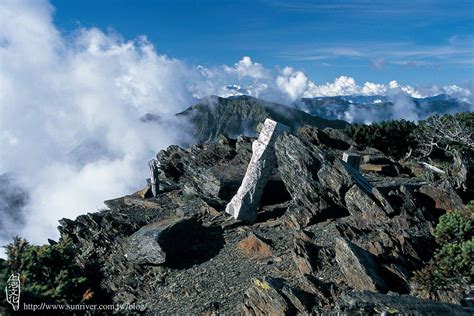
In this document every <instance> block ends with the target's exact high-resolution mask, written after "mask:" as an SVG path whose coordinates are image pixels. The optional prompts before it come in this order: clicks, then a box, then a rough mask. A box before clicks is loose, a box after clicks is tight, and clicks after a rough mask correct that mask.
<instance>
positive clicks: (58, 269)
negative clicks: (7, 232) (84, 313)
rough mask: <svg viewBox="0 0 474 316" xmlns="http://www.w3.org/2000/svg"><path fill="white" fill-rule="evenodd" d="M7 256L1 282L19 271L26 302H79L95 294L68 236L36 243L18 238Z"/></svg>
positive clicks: (2, 267)
mask: <svg viewBox="0 0 474 316" xmlns="http://www.w3.org/2000/svg"><path fill="white" fill-rule="evenodd" d="M7 256H8V259H7V260H5V261H3V262H2V264H1V265H0V268H1V271H0V276H1V278H2V280H1V283H2V284H1V286H2V288H4V287H5V284H6V280H7V279H8V277H9V276H10V275H11V274H13V273H19V274H20V280H21V296H22V301H23V302H25V303H43V302H44V303H52V304H63V303H69V304H78V303H81V302H85V301H88V302H90V300H91V299H93V297H94V293H93V285H91V284H90V282H89V281H88V279H87V277H86V275H85V272H84V271H83V270H82V269H81V268H80V267H78V266H77V265H76V264H75V263H74V250H73V248H72V246H71V243H70V242H68V241H67V240H65V241H61V242H59V243H56V242H51V243H50V244H49V245H43V246H34V245H30V244H29V243H28V242H27V241H26V240H24V239H21V238H15V239H14V241H13V243H11V244H10V245H8V246H7ZM4 304H5V302H4Z"/></svg>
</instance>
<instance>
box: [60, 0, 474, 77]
mask: <svg viewBox="0 0 474 316" xmlns="http://www.w3.org/2000/svg"><path fill="white" fill-rule="evenodd" d="M52 4H53V5H54V6H55V7H56V12H55V15H54V21H55V23H56V24H57V26H58V28H59V29H60V30H62V31H64V32H68V31H71V30H74V29H76V28H77V27H78V26H82V27H87V28H90V27H98V28H100V29H102V30H110V31H115V32H118V33H119V34H121V35H123V36H124V37H125V38H128V39H131V38H136V37H137V36H139V35H146V36H147V38H148V40H150V42H152V43H153V44H154V45H155V46H156V48H157V50H158V51H160V52H162V53H165V54H167V55H169V56H172V57H174V58H178V59H180V60H184V61H186V62H188V63H190V64H196V65H198V64H199V65H204V66H206V67H210V66H215V65H221V64H233V63H234V62H235V61H236V60H239V59H240V58H241V57H242V56H250V57H251V58H252V59H253V60H254V61H256V62H258V63H261V64H263V65H264V66H266V67H273V66H274V65H281V66H286V65H289V66H292V67H294V68H297V69H299V70H302V71H304V72H305V73H306V74H307V75H308V76H309V77H310V78H311V79H312V80H313V81H315V82H319V83H321V82H330V81H333V80H334V78H336V77H338V76H341V75H346V76H351V77H353V78H355V79H356V80H357V81H364V82H365V81H375V82H388V81H390V80H394V79H396V80H397V81H398V82H401V83H403V84H410V85H414V86H416V85H432V84H438V85H445V84H458V85H459V84H463V83H466V82H467V81H470V80H472V79H473V77H474V69H473V62H474V55H473V52H474V37H473V29H474V2H473V1H465V0H456V1H450V0H425V1H385V0H382V1H368V0H367V1H363V0H362V1H337V0H336V1H298V0H297V1H285V0H281V1H280V0H275V1H266V0H252V1H225V0H224V1H210V0H195V1H191V0H176V1H152V0H135V1H126V0H100V1H91V0H82V1H71V0H52Z"/></svg>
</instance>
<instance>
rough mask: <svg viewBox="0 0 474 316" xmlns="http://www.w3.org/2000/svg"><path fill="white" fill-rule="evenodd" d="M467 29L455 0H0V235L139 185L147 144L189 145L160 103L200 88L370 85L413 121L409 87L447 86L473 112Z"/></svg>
mask: <svg viewBox="0 0 474 316" xmlns="http://www.w3.org/2000/svg"><path fill="white" fill-rule="evenodd" d="M413 3H414V4H413ZM472 29H473V12H472V4H470V3H469V2H463V1H451V3H450V2H439V1H429V2H423V1H421V2H420V1H411V2H401V1H398V2H395V4H392V3H391V2H384V1H377V4H371V3H370V2H338V1H331V2H323V1H319V2H313V3H310V2H298V1H292V2H285V1H272V2H270V1H232V2H231V1H216V2H211V1H206V0H200V1H167V2H162V1H148V0H147V1H145V0H134V1H123V0H115V1H111V0H107V1H106V0H100V1H99V0H96V1H89V0H81V1H73V0H68V1H63V0H50V1H48V0H0V148H1V151H0V193H1V194H0V246H1V245H5V244H7V243H8V242H9V241H10V240H11V238H12V237H13V236H15V235H19V236H22V237H25V238H27V239H28V240H29V241H30V242H32V243H36V244H41V243H45V242H46V240H47V238H53V239H55V238H57V237H58V231H57V229H56V227H57V226H58V220H59V219H61V218H63V217H66V218H71V219H74V218H75V217H76V216H78V215H80V214H84V213H87V212H94V211H97V210H99V209H102V208H104V204H103V201H104V200H107V199H111V198H115V197H120V196H123V195H126V194H130V193H131V192H134V191H136V190H138V189H140V188H142V187H143V186H144V185H145V183H146V182H145V179H146V178H147V176H148V173H149V169H148V165H147V162H148V160H150V159H152V158H153V157H154V156H155V155H156V153H157V152H158V151H159V150H162V149H165V148H166V147H167V146H169V145H171V144H179V145H183V144H189V143H192V142H193V137H192V133H191V132H190V131H191V130H190V128H189V126H188V125H187V124H186V122H183V121H180V120H178V119H177V118H175V117H174V116H173V114H174V113H178V112H180V111H183V110H184V109H186V108H187V107H189V106H190V105H192V104H194V103H195V102H196V101H197V99H199V98H201V97H205V96H208V95H219V96H224V97H226V96H231V95H242V94H247V95H251V96H255V97H260V98H263V99H266V100H271V101H276V102H280V103H283V104H286V105H289V106H291V105H292V104H293V102H295V101H297V100H298V99H299V98H302V97H320V96H336V95H366V96H375V95H383V96H385V97H387V98H388V99H390V100H391V101H393V102H394V104H395V105H394V109H395V110H396V111H394V113H393V116H392V117H391V118H393V119H398V118H406V119H410V120H417V119H419V118H420V117H419V116H418V115H417V113H415V112H414V105H413V101H412V99H411V98H409V97H417V98H421V97H426V96H432V95H437V94H440V93H445V94H449V95H451V96H452V97H454V98H458V99H460V100H462V101H466V102H469V103H470V109H471V110H472V109H473V105H474V102H472V101H473V96H474V95H473V93H471V91H472V78H473V67H472V66H473V52H474V49H473V38H474V37H473V34H472ZM146 113H153V114H157V115H159V116H160V117H161V118H162V120H161V122H160V123H156V124H151V123H144V122H142V121H141V120H140V118H141V117H142V116H143V115H144V114H146ZM367 114H368V115H369V116H368V117H365V118H364V122H367V123H370V122H371V119H372V117H371V112H370V111H368V112H367ZM348 117H354V115H349V116H348ZM6 174H7V175H8V181H6V180H5V175H6ZM21 192H26V195H27V196H28V199H27V200H25V201H24V203H23V204H22V205H20V206H19V205H17V204H14V203H13V204H14V205H13V204H12V203H11V201H12V199H10V198H9V197H15V196H18V194H20V195H22V194H21ZM0 256H1V254H0Z"/></svg>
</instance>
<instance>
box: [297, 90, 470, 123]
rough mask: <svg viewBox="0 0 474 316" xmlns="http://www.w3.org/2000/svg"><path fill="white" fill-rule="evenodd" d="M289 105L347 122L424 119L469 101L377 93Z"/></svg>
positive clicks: (466, 105) (465, 107) (467, 105)
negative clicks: (388, 95)
mask: <svg viewBox="0 0 474 316" xmlns="http://www.w3.org/2000/svg"><path fill="white" fill-rule="evenodd" d="M293 106H294V107H295V108H298V109H300V110H302V111H305V112H307V113H309V114H311V115H315V116H319V117H322V118H325V119H338V120H345V121H348V122H350V123H371V122H380V121H387V120H392V119H401V118H405V119H408V120H412V119H425V118H427V117H428V116H430V115H432V114H454V113H457V112H469V111H472V109H473V105H472V104H470V103H467V102H464V101H460V100H458V99H455V98H452V97H450V96H448V95H446V94H440V95H437V96H432V97H427V98H411V97H408V96H399V97H390V98H389V97H387V96H381V95H376V96H336V97H318V98H303V99H301V100H298V101H296V102H294V104H293Z"/></svg>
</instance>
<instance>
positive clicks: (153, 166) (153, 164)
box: [148, 159, 160, 197]
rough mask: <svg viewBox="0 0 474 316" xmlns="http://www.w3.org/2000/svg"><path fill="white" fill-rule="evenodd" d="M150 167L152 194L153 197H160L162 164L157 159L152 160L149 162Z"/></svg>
mask: <svg viewBox="0 0 474 316" xmlns="http://www.w3.org/2000/svg"><path fill="white" fill-rule="evenodd" d="M148 166H149V167H150V174H151V177H150V184H151V192H152V193H153V197H156V196H157V195H158V190H159V189H160V178H159V177H158V175H159V174H160V163H159V162H158V160H156V159H152V160H150V161H149V162H148Z"/></svg>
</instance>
